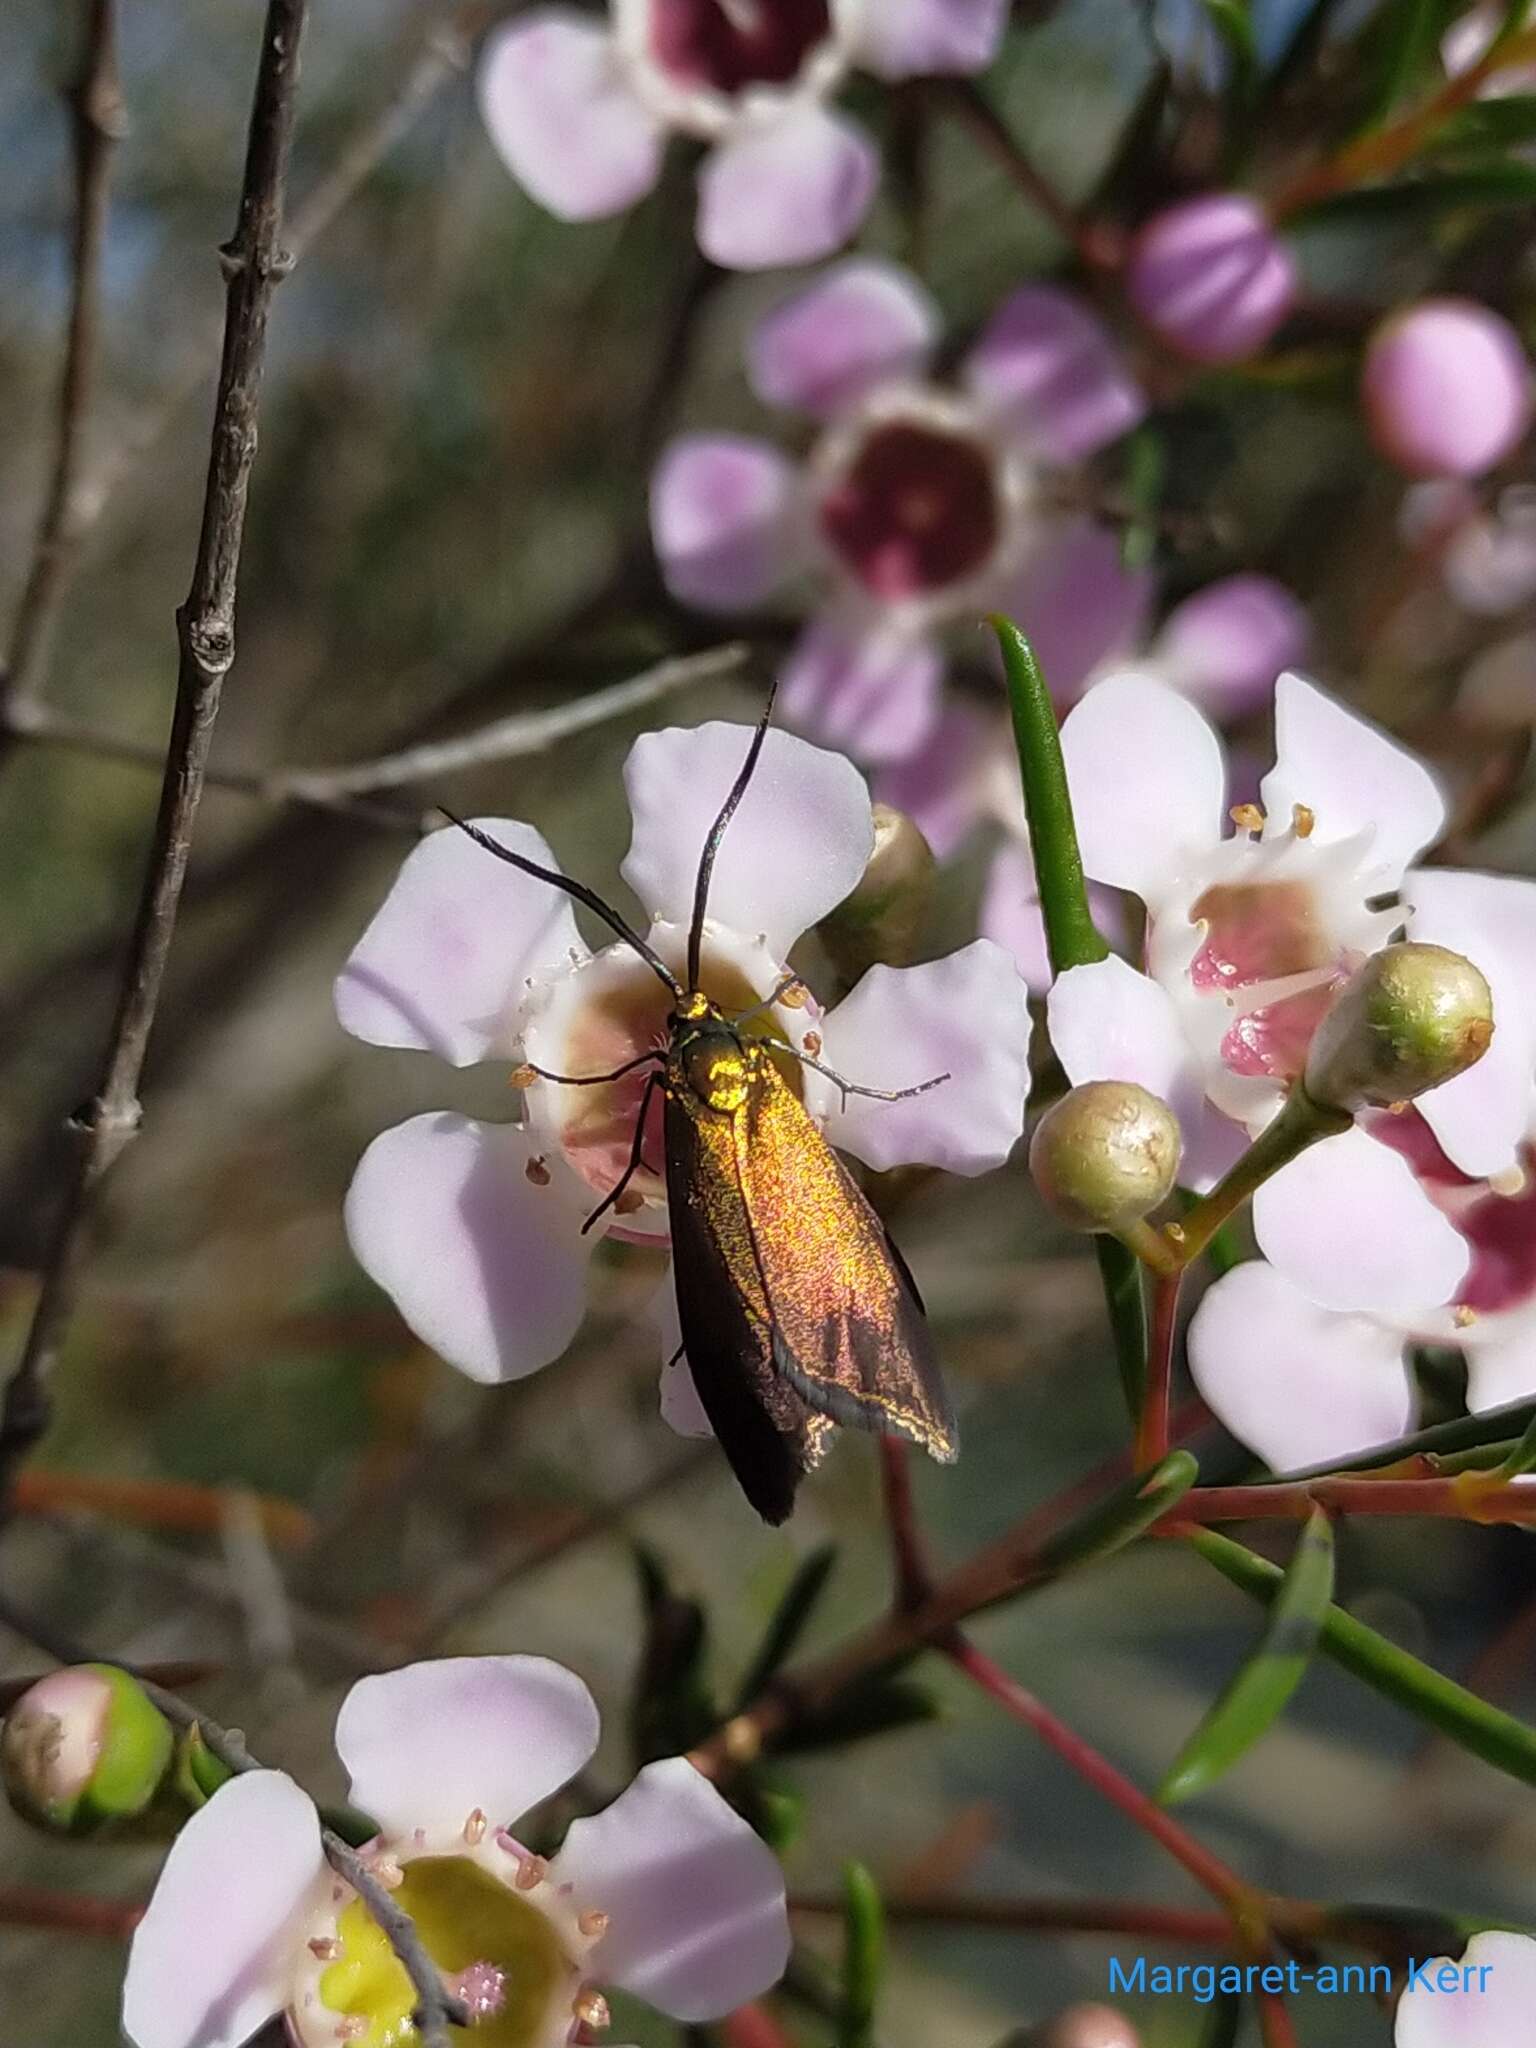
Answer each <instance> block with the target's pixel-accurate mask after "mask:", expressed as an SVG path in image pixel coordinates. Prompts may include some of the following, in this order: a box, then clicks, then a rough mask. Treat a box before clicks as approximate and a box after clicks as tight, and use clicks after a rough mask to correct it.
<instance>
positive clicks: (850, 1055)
mask: <svg viewBox="0 0 1536 2048" xmlns="http://www.w3.org/2000/svg"><path fill="white" fill-rule="evenodd" d="M1029 1034H1030V1019H1029V1003H1028V991H1027V989H1026V988H1025V986H1024V984H1023V982H1022V981H1021V980H1020V979H1019V974H1018V970H1017V968H1016V967H1015V966H1014V964H1013V960H1012V958H1011V956H1010V955H1009V954H1008V953H1006V952H1005V951H1004V950H1003V948H1002V947H1001V946H995V945H993V944H992V942H991V940H990V939H976V940H975V941H973V943H972V944H970V945H969V946H964V947H962V948H961V950H960V951H959V952H958V953H951V954H950V955H949V956H948V957H947V958H946V959H943V960H930V961H928V962H927V963H926V964H925V965H924V966H922V967H871V968H870V970H869V972H868V973H867V974H866V975H865V976H864V978H863V979H862V980H861V981H860V982H859V984H858V986H857V987H856V988H855V989H854V990H853V992H852V993H851V994H850V995H848V996H845V997H844V999H843V1001H842V1002H840V1003H839V1004H838V1006H837V1008H836V1009H835V1010H833V1011H832V1012H831V1014H830V1015H829V1016H828V1017H827V1019H826V1020H825V1023H824V1024H823V1027H822V1049H821V1055H820V1056H821V1059H822V1062H823V1064H824V1065H826V1066H829V1067H831V1068H832V1070H833V1072H834V1073H837V1074H841V1075H842V1077H843V1078H844V1079H845V1080H847V1081H855V1082H857V1083H858V1085H859V1086H860V1087H861V1088H911V1087H914V1086H916V1085H917V1084H918V1083H920V1082H923V1081H926V1080H929V1079H930V1078H931V1077H932V1076H933V1075H935V1074H947V1075H948V1076H949V1079H948V1080H947V1081H944V1082H941V1083H940V1085H939V1086H938V1087H937V1088H934V1089H931V1090H930V1091H929V1092H928V1093H927V1094H925V1095H914V1096H912V1097H910V1098H909V1099H908V1100H907V1101H905V1102H873V1101H870V1100H869V1099H868V1098H867V1097H864V1096H858V1095H850V1096H849V1098H848V1100H847V1102H846V1103H844V1104H842V1105H841V1106H840V1107H839V1108H837V1109H836V1110H835V1111H834V1112H833V1113H832V1115H830V1116H829V1117H828V1118H827V1124H826V1130H827V1136H828V1137H829V1138H830V1139H831V1141H832V1143H833V1144H834V1145H839V1146H841V1147H842V1148H843V1150H844V1151H846V1152H853V1153H855V1154H857V1156H858V1157H859V1158H860V1159H862V1160H863V1161H864V1163H865V1164H866V1165H867V1166H872V1167H874V1169H875V1171H876V1172H877V1173H883V1172H885V1171H886V1169H887V1168H888V1167H892V1166H919V1165H921V1166H942V1167H943V1168H944V1169H945V1171H946V1172H948V1173H965V1174H977V1173H989V1172H990V1171H991V1170H992V1168H993V1167H995V1166H1001V1165H1002V1163H1003V1161H1004V1160H1005V1159H1006V1158H1007V1157H1008V1155H1009V1153H1010V1152H1011V1151H1012V1150H1013V1148H1014V1146H1015V1145H1016V1144H1017V1143H1018V1140H1019V1136H1020V1134H1021V1132H1022V1131H1023V1129H1024V1099H1025V1097H1026V1096H1027V1095H1028V1093H1029Z"/></svg>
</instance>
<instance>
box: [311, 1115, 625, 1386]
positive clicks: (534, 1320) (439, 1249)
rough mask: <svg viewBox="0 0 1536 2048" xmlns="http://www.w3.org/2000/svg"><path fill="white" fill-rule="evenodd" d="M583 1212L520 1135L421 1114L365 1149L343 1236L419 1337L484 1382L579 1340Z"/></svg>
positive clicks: (586, 1195)
mask: <svg viewBox="0 0 1536 2048" xmlns="http://www.w3.org/2000/svg"><path fill="white" fill-rule="evenodd" d="M530 1168H532V1169H533V1171H534V1177H533V1178H530V1174H529V1169H530ZM590 1207H591V1190H590V1189H588V1188H587V1187H585V1186H584V1185H583V1183H582V1182H580V1181H579V1180H578V1179H577V1178H576V1176H575V1174H573V1173H572V1172H571V1171H570V1169H569V1168H568V1167H567V1166H566V1164H565V1162H564V1161H563V1160H562V1159H547V1158H545V1157H544V1156H543V1155H542V1154H541V1153H540V1152H539V1151H538V1148H537V1147H536V1145H535V1143H534V1140H533V1138H532V1137H531V1135H530V1134H529V1132H527V1131H526V1130H522V1129H519V1128H518V1127H516V1126H515V1125H512V1124H481V1123H473V1122H471V1120H470V1119H469V1118H468V1117H462V1116H453V1115H449V1114H447V1113H437V1112H429V1113H428V1114H427V1115H425V1116H416V1117H412V1118H411V1119H410V1121H409V1122H408V1123H403V1124H396V1125H395V1127H394V1128H393V1129H392V1130H388V1131H385V1132H383V1133H382V1134H381V1135H380V1136H379V1137H377V1138H375V1139H374V1141H373V1143H372V1144H371V1145H370V1146H369V1147H368V1150H367V1151H366V1152H365V1153H364V1154H363V1156H362V1158H361V1160H360V1161H359V1162H358V1168H357V1172H356V1173H355V1174H354V1175H353V1177H352V1185H351V1187H350V1189H349V1190H348V1192H347V1203H346V1226H347V1237H348V1240H349V1241H350V1243H351V1246H352V1251H353V1254H354V1256H355V1257H356V1259H357V1262H358V1264H359V1265H360V1266H361V1267H362V1268H363V1270H364V1272H365V1273H367V1274H368V1275H369V1277H370V1278H371V1279H372V1280H374V1281H376V1282H377V1284H378V1285H379V1286H380V1287H382V1288H383V1289H384V1291H385V1293H386V1294H387V1295H389V1297H390V1298H391V1300H392V1301H393V1302H394V1304H395V1306H396V1308H397V1309H399V1311H400V1313H401V1315H402V1316H403V1317H404V1318H405V1320H406V1322H407V1323H409V1324H410V1326H411V1328H412V1329H413V1330H414V1331H415V1333H416V1335H417V1336H418V1337H419V1338H420V1339H421V1341H422V1342H423V1344H426V1345H428V1346H430V1348H431V1349H432V1350H433V1351H435V1352H437V1354H438V1356H439V1357H440V1358H445V1359H446V1360H447V1361H448V1363H449V1364H450V1365H453V1366H457V1368H458V1369H459V1371H460V1372H462V1373H466V1374H467V1375H468V1376H469V1378H470V1379H472V1380H480V1381H483V1382H486V1383H493V1382H496V1381H499V1380H516V1379H521V1378H523V1376H524V1375H525V1374H527V1373H530V1372H537V1371H538V1369H539V1367H540V1366H542V1365H548V1364H549V1362H550V1360H551V1359H552V1358H558V1357H559V1356H560V1354H561V1352H562V1351H564V1349H565V1348H566V1346H567V1345H568V1344H569V1343H570V1341H571V1339H572V1338H573V1337H574V1336H575V1334H576V1331H577V1328H578V1326H579V1325H580V1322H581V1318H582V1314H583V1312H584V1310H585V1308H586V1295H587V1262H588V1259H589V1257H590V1255H591V1249H592V1244H593V1239H591V1238H586V1237H583V1236H582V1235H581V1223H582V1218H583V1215H584V1213H585V1212H586V1210H587V1209H588V1208H590Z"/></svg>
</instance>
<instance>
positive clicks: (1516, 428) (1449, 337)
mask: <svg viewBox="0 0 1536 2048" xmlns="http://www.w3.org/2000/svg"><path fill="white" fill-rule="evenodd" d="M1360 395H1361V399H1362V401H1363V403H1364V406H1365V418H1366V424H1367V426H1368V428H1369V429H1370V435H1371V439H1372V440H1373V441H1374V443H1375V444H1376V447H1377V448H1378V449H1379V450H1380V452H1381V453H1382V454H1383V455H1384V456H1386V458H1387V460H1388V461H1389V462H1393V463H1395V464H1396V465H1397V467H1398V468H1399V469H1402V470H1406V471H1407V473H1408V474H1409V475H1410V476H1421V477H1470V476H1482V475H1484V474H1485V473H1486V472H1487V471H1488V470H1490V469H1494V468H1496V467H1497V466H1498V464H1499V463H1501V462H1502V461H1503V460H1504V459H1505V457H1506V456H1508V455H1511V454H1513V452H1514V450H1515V449H1516V448H1518V447H1519V445H1520V443H1521V441H1522V440H1523V439H1524V438H1525V433H1526V430H1527V428H1528V427H1529V426H1530V424H1531V413H1532V406H1533V400H1536V380H1533V377H1532V373H1531V365H1530V361H1529V359H1528V358H1527V356H1526V353H1525V350H1524V349H1523V347H1522V346H1521V343H1520V337H1519V335H1517V334H1516V332H1515V330H1514V329H1513V328H1512V327H1511V326H1510V324H1509V322H1508V321H1507V320H1504V319H1502V318H1501V317H1500V316H1499V315H1498V314H1497V313H1495V312H1493V311H1492V310H1491V309H1490V308H1489V307H1487V306H1484V305H1481V304H1480V303H1479V302H1478V301H1477V300H1476V299H1457V298H1435V299H1421V300H1420V301H1419V302H1418V304H1417V305H1414V306H1409V307H1408V308H1407V309H1406V310H1405V311H1403V312H1400V313H1394V314H1393V315H1392V316H1391V318H1390V319H1388V320H1385V321H1383V323H1382V324H1381V326H1380V327H1378V328H1377V330H1376V332H1375V334H1374V335H1372V337H1371V340H1370V342H1369V344H1368V345H1367V347H1366V352H1365V366H1364V369H1363V371H1362V373H1361V380H1360Z"/></svg>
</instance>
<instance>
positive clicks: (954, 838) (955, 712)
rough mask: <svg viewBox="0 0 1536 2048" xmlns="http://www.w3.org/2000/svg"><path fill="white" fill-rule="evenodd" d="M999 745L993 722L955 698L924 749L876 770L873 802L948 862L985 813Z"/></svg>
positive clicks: (927, 740)
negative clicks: (909, 825) (905, 822)
mask: <svg viewBox="0 0 1536 2048" xmlns="http://www.w3.org/2000/svg"><path fill="white" fill-rule="evenodd" d="M999 745H1000V735H999V733H998V730H997V727H996V725H995V724H994V722H993V720H991V719H990V718H985V717H983V716H982V715H981V713H980V712H978V711H977V710H975V709H974V708H973V707H972V706H971V705H970V704H968V703H966V702H965V701H964V700H963V699H961V698H958V697H951V698H949V699H947V700H946V702H945V704H944V706H943V709H942V710H941V711H940V713H939V717H938V720H937V722H936V724H935V725H934V727H933V730H932V731H931V732H930V733H929V735H928V737H927V739H926V740H925V741H924V743H923V744H922V746H920V747H918V748H917V749H916V751H915V752H913V753H911V754H908V755H906V756H905V757H904V758H903V759H902V760H899V761H888V762H886V763H885V764H884V765H883V766H882V767H880V768H878V769H877V770H876V772H875V774H874V775H873V776H872V778H871V781H872V784H873V788H874V793H875V797H876V799H877V801H878V802H880V803H883V804H889V805H890V806H891V807H892V808H893V809H894V810H898V811H904V812H905V813H906V815H907V816H908V817H909V818H910V819H911V820H912V822H913V824H914V825H916V827H917V829H918V830H919V832H921V833H922V835H923V837H924V838H925V839H926V840H927V842H928V844H929V846H930V847H931V848H932V850H933V855H934V858H935V859H936V860H948V859H949V856H950V855H951V854H952V853H954V852H956V851H958V849H959V848H960V847H961V846H962V845H963V844H964V843H965V841H966V839H967V838H968V837H969V836H970V832H971V828H972V827H973V826H974V825H975V824H976V823H977V821H978V819H980V818H981V817H982V815H983V813H984V811H985V808H986V786H987V780H988V774H987V771H988V768H989V765H990V762H991V760H992V757H993V756H994V755H995V754H996V753H997V752H998V750H999ZM1004 943H1006V941H1005V942H1004Z"/></svg>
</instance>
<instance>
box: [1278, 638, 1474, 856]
mask: <svg viewBox="0 0 1536 2048" xmlns="http://www.w3.org/2000/svg"><path fill="white" fill-rule="evenodd" d="M1259 793H1260V798H1261V801H1262V803H1263V807H1264V810H1265V812H1266V813H1267V815H1268V818H1269V821H1270V828H1271V829H1272V830H1274V831H1276V832H1285V831H1288V830H1289V829H1290V826H1291V820H1292V816H1293V814H1294V811H1295V807H1296V805H1298V804H1300V805H1302V806H1303V807H1304V808H1305V809H1306V810H1308V811H1310V812H1311V814H1312V826H1311V832H1312V837H1313V838H1314V839H1315V840H1316V841H1317V843H1318V844H1319V845H1320V846H1322V845H1326V844H1327V843H1328V842H1329V841H1330V840H1335V839H1350V838H1353V837H1354V835H1355V834H1356V833H1357V832H1363V831H1365V830H1366V829H1367V828H1369V829H1371V830H1373V831H1374V833H1375V835H1376V836H1375V839H1374V841H1373V842H1372V845H1371V853H1370V859H1371V865H1372V871H1373V873H1378V872H1379V873H1380V874H1381V876H1382V882H1381V887H1382V888H1384V889H1385V888H1396V886H1397V884H1398V883H1399V882H1400V881H1401V879H1402V874H1403V870H1404V868H1406V867H1407V865H1408V863H1409V861H1411V860H1412V859H1413V857H1414V855H1415V854H1417V853H1421V852H1422V851H1423V850H1424V848H1425V847H1426V846H1428V845H1429V844H1430V842H1431V841H1432V840H1434V839H1436V838H1438V837H1439V834H1440V830H1441V828H1442V826H1443V825H1444V823H1445V798H1444V797H1443V796H1442V795H1441V792H1440V785H1439V783H1438V782H1436V780H1435V778H1434V776H1433V775H1432V774H1431V773H1430V771H1429V770H1428V769H1427V768H1426V767H1425V766H1424V764H1423V762H1422V761H1420V760H1419V759H1418V758H1417V756H1416V755H1413V754H1410V753H1409V752H1408V750H1407V748H1406V747H1400V746H1399V745H1398V744H1397V742H1396V741H1395V740H1391V739H1388V737H1387V735H1386V734H1385V733H1384V732H1383V731H1382V730H1381V728H1380V727H1379V726H1375V725H1372V724H1371V723H1370V721H1369V720H1368V719H1364V718H1361V717H1360V715H1359V714H1358V713H1357V712H1354V711H1348V710H1346V709H1345V707H1344V706H1343V705H1342V704H1341V703H1339V701H1338V699H1337V698H1335V697H1330V696H1329V695H1328V693H1327V692H1326V691H1325V690H1320V689H1318V687H1317V685H1316V684H1315V683H1309V682H1307V681H1306V679H1305V678H1304V677H1302V676H1298V675H1283V676H1282V677H1281V678H1280V680H1279V682H1278V683H1277V684H1276V685H1275V765H1274V767H1273V768H1271V770H1270V771H1269V773H1268V774H1267V775H1266V776H1265V778H1264V780H1263V782H1262V783H1260V785H1259Z"/></svg>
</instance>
